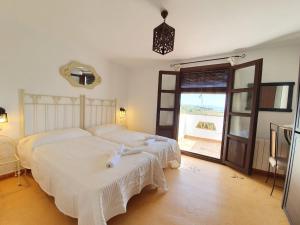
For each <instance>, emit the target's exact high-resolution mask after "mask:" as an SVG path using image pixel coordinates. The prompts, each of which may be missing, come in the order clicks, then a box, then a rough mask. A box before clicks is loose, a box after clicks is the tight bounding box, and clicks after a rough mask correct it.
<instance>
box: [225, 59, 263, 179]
mask: <svg viewBox="0 0 300 225" xmlns="http://www.w3.org/2000/svg"><path fill="white" fill-rule="evenodd" d="M262 62H263V60H262V59H260V60H256V61H252V62H248V63H244V64H240V65H237V66H234V67H232V69H231V76H230V82H229V88H228V104H229V107H227V113H226V132H225V136H224V138H225V140H224V154H223V162H224V163H225V164H227V165H228V166H231V167H233V168H235V169H237V170H239V171H241V172H244V173H248V174H250V173H251V172H252V160H253V154H254V146H255V137H256V125H257V115H258V100H259V85H260V82H261V74H262Z"/></svg>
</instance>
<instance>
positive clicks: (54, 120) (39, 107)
mask: <svg viewBox="0 0 300 225" xmlns="http://www.w3.org/2000/svg"><path fill="white" fill-rule="evenodd" d="M83 101H84V96H80V97H70V96H53V95H40V94H31V93H25V91H24V90H19V108H20V135H21V137H24V136H28V135H31V134H35V133H39V132H44V131H49V130H55V129H63V128H74V127H81V128H83V122H84V121H83V113H84V109H83V106H84V105H83V103H82V102H83Z"/></svg>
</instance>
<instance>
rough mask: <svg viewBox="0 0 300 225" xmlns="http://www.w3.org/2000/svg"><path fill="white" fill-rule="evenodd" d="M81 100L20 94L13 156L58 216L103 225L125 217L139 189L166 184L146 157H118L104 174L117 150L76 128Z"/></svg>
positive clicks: (83, 224) (84, 224)
mask: <svg viewBox="0 0 300 225" xmlns="http://www.w3.org/2000/svg"><path fill="white" fill-rule="evenodd" d="M81 100H82V97H80V98H76V97H60V96H44V95H33V94H26V93H25V92H24V91H21V92H20V111H21V115H20V116H21V129H22V133H23V134H24V137H23V138H22V139H21V140H20V141H19V144H18V154H19V156H20V160H21V165H22V166H23V167H25V168H28V169H31V171H32V175H33V177H34V179H35V180H36V182H37V183H38V184H39V186H40V187H41V188H42V189H43V190H44V191H45V192H46V193H47V194H49V195H50V196H53V197H54V200H55V205H56V206H57V208H58V209H59V210H60V211H61V212H63V213H64V214H66V215H68V216H70V217H74V218H78V224H79V225H105V224H106V221H108V220H109V219H110V218H112V217H113V216H115V215H118V214H121V213H124V212H126V205H127V202H128V200H129V199H130V198H131V197H132V196H133V195H136V194H138V193H140V192H141V190H142V189H143V188H144V187H145V186H147V185H151V186H152V187H158V188H161V189H162V190H163V191H167V184H166V179H165V177H164V173H163V170H162V169H161V167H160V164H159V162H158V160H157V158H156V157H155V156H153V155H151V154H149V153H146V152H142V153H139V154H132V155H126V156H122V157H121V159H120V161H119V162H118V163H117V164H115V165H114V167H113V168H107V167H106V162H107V160H108V158H109V157H110V156H111V155H114V154H116V152H117V151H119V148H120V145H119V144H116V143H112V142H109V141H107V140H104V139H101V138H98V137H95V136H92V135H91V134H90V133H89V132H87V131H85V130H83V129H80V128H78V127H81V126H82V124H83V123H82V115H83V114H82V101H81ZM50 112H51V113H50ZM76 118H79V120H77V119H76ZM68 127H70V128H68Z"/></svg>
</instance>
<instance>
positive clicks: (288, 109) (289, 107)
mask: <svg viewBox="0 0 300 225" xmlns="http://www.w3.org/2000/svg"><path fill="white" fill-rule="evenodd" d="M294 85H295V82H271V83H261V84H260V89H261V88H262V87H263V86H289V93H288V101H287V107H286V108H284V109H282V108H261V107H260V106H258V107H259V111H270V112H292V111H293V110H292V103H293V91H294Z"/></svg>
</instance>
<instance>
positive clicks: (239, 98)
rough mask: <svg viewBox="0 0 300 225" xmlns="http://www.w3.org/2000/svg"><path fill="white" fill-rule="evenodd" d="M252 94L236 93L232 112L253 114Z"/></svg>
mask: <svg viewBox="0 0 300 225" xmlns="http://www.w3.org/2000/svg"><path fill="white" fill-rule="evenodd" d="M251 106H252V92H241V93H234V94H233V95H232V112H240V113H251Z"/></svg>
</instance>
